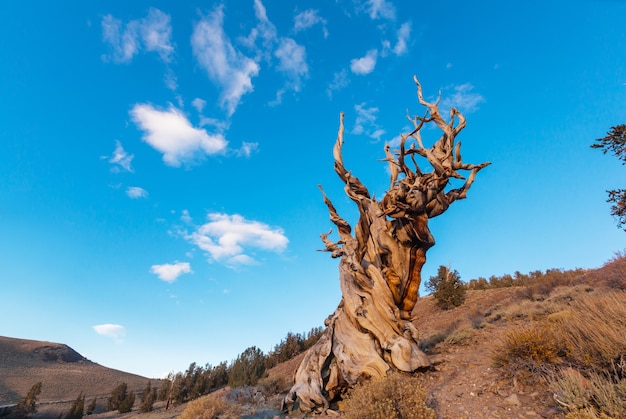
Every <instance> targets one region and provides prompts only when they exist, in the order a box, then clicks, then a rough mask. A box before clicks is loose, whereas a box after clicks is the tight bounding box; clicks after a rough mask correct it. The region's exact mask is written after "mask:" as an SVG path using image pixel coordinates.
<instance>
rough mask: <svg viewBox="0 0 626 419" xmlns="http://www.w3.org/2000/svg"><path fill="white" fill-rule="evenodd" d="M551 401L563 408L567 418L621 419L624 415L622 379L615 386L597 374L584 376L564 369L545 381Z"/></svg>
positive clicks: (625, 399)
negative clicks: (553, 377) (551, 396)
mask: <svg viewBox="0 0 626 419" xmlns="http://www.w3.org/2000/svg"><path fill="white" fill-rule="evenodd" d="M548 381H549V386H550V390H551V391H552V392H553V393H554V399H555V401H556V402H557V403H558V404H559V405H560V406H561V407H562V408H564V409H565V411H566V413H567V416H566V417H567V418H579V417H580V418H582V417H590V418H602V417H604V418H623V417H624V416H625V415H626V391H624V390H625V389H626V380H621V381H620V382H618V383H615V382H614V381H613V380H612V379H611V378H607V377H606V376H604V375H600V374H598V373H591V374H589V377H588V378H587V377H584V376H583V375H582V374H581V373H580V372H578V371H576V370H574V369H572V368H568V369H565V370H563V371H561V372H560V373H559V374H558V378H556V379H549V380H548Z"/></svg>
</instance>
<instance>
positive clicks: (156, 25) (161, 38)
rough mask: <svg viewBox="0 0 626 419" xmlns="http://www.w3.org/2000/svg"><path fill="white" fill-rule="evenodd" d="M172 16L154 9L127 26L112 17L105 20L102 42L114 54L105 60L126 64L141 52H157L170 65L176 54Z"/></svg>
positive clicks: (108, 55)
mask: <svg viewBox="0 0 626 419" xmlns="http://www.w3.org/2000/svg"><path fill="white" fill-rule="evenodd" d="M171 37H172V27H171V24H170V16H169V15H168V14H166V13H164V12H162V11H161V10H159V9H155V8H151V9H150V10H149V11H148V15H147V16H146V17H145V18H143V19H136V20H131V21H129V22H128V23H126V24H124V23H122V21H121V20H119V19H116V18H114V17H113V16H112V15H110V14H109V15H106V16H104V17H103V18H102V40H103V41H104V42H105V43H106V44H108V45H109V47H110V48H111V52H110V53H109V54H107V55H104V56H103V59H104V60H105V61H113V62H115V63H127V62H129V61H131V60H132V58H133V57H134V56H135V55H136V54H138V53H139V51H141V49H142V46H143V49H145V51H148V52H152V51H153V52H156V53H158V54H159V57H160V58H161V60H163V61H165V62H169V61H170V60H171V56H172V54H173V52H174V46H173V45H172V41H171Z"/></svg>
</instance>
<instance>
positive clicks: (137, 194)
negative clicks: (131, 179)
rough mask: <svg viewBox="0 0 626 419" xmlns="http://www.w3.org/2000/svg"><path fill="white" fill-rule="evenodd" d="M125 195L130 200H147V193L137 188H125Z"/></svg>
mask: <svg viewBox="0 0 626 419" xmlns="http://www.w3.org/2000/svg"><path fill="white" fill-rule="evenodd" d="M126 195H128V197H129V198H130V199H139V198H147V197H148V191H146V190H145V189H143V188H140V187H139V186H129V187H128V188H126Z"/></svg>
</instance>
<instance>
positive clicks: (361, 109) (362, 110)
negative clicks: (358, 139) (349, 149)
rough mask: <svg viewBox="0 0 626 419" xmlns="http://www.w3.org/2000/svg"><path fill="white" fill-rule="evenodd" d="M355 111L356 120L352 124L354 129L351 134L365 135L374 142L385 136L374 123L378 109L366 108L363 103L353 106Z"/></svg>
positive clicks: (383, 131)
mask: <svg viewBox="0 0 626 419" xmlns="http://www.w3.org/2000/svg"><path fill="white" fill-rule="evenodd" d="M354 110H355V111H356V115H357V116H356V120H355V122H354V128H353V129H352V133H353V134H356V135H367V136H368V137H370V138H373V139H375V140H376V141H378V140H380V138H381V137H382V136H383V135H384V134H385V130H383V129H382V128H380V126H379V125H378V124H377V123H376V118H377V116H378V108H376V107H367V106H366V104H365V103H361V104H358V105H355V106H354Z"/></svg>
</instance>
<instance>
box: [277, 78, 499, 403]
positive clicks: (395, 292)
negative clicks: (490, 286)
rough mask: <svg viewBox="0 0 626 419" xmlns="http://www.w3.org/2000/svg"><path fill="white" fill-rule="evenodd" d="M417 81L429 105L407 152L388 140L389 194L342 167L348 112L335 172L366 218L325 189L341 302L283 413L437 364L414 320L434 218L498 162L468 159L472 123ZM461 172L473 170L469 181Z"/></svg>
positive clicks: (405, 140)
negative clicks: (375, 191)
mask: <svg viewBox="0 0 626 419" xmlns="http://www.w3.org/2000/svg"><path fill="white" fill-rule="evenodd" d="M414 81H415V84H416V86H417V96H418V100H419V102H420V103H421V104H422V105H423V106H425V107H426V109H427V111H426V114H425V116H423V117H422V116H414V117H408V119H409V120H410V121H411V122H412V123H413V125H414V129H413V130H412V131H411V132H410V133H407V134H404V135H402V137H401V141H400V145H399V149H398V150H394V151H393V152H392V151H391V149H390V147H389V146H386V147H385V154H386V159H385V160H386V161H387V162H388V164H389V167H390V173H391V179H390V189H389V191H388V192H387V193H386V194H385V196H384V198H383V199H382V201H377V200H376V199H375V198H373V197H372V196H371V195H370V193H369V191H368V190H367V188H366V187H365V186H364V185H363V184H362V183H361V181H360V180H359V179H358V178H356V177H355V176H353V175H352V174H351V173H350V172H349V171H348V170H346V168H345V167H344V165H343V158H342V147H343V138H344V124H343V113H342V114H341V116H340V120H339V132H338V135H337V141H336V143H335V147H334V150H333V155H334V160H335V172H336V173H337V175H339V178H340V179H341V180H342V181H343V182H344V184H345V192H346V194H347V195H348V197H349V198H350V199H351V200H352V201H354V203H355V204H356V205H357V207H358V210H359V214H360V215H359V220H358V223H357V224H356V226H355V228H354V231H352V228H351V226H350V225H349V224H348V223H347V222H346V221H345V220H344V219H343V218H342V217H341V216H339V214H338V213H337V211H336V210H335V207H334V206H333V204H332V202H331V201H330V200H329V199H328V197H327V196H326V194H325V193H324V191H323V190H322V194H323V197H324V202H325V204H326V205H327V207H328V210H329V213H330V219H331V221H332V223H333V224H334V225H335V226H336V227H337V231H338V234H339V240H338V241H336V242H334V241H332V240H330V239H329V235H330V232H329V233H326V234H322V236H321V237H322V241H323V242H324V244H325V246H326V249H325V250H326V251H328V252H330V253H331V255H332V257H333V258H340V263H339V282H340V285H341V293H342V299H341V302H340V303H339V306H338V307H337V309H336V310H335V312H334V313H333V314H332V315H330V316H329V317H328V318H327V319H326V321H325V324H326V326H327V329H326V331H325V332H324V334H323V335H322V337H321V339H320V340H319V341H318V342H317V344H316V345H315V346H313V347H312V348H311V349H309V350H308V352H307V353H306V355H305V357H304V359H303V361H302V363H301V364H300V367H299V368H298V370H297V372H296V374H295V378H294V385H293V387H292V388H291V391H290V392H289V394H288V395H287V396H286V397H285V399H284V402H283V410H289V409H291V408H293V405H294V403H298V405H299V408H300V409H301V410H303V411H317V412H323V411H325V410H327V409H328V407H329V403H330V402H331V401H332V400H333V399H335V398H336V397H337V396H338V395H340V394H341V392H342V391H344V390H345V389H346V388H349V387H350V386H352V385H354V384H355V383H357V382H358V381H359V380H361V379H363V378H368V377H381V376H384V375H385V374H386V373H387V371H389V370H400V371H406V372H412V371H415V370H417V369H419V368H422V367H427V366H429V365H430V363H429V360H428V358H427V357H426V355H425V354H424V353H423V352H422V351H420V349H419V348H418V333H417V330H416V328H415V326H414V325H413V320H414V319H412V318H411V311H412V310H413V308H414V307H415V303H416V301H417V298H418V289H419V286H420V283H421V276H420V274H421V270H422V266H423V265H424V263H425V262H426V252H427V250H428V249H429V248H431V247H432V246H433V245H434V244H435V240H434V238H433V236H432V234H431V233H430V230H429V229H428V220H429V219H430V218H433V217H436V216H438V215H440V214H442V213H443V212H444V211H445V210H446V209H447V208H448V206H449V205H450V204H451V203H452V202H454V201H456V200H458V199H463V198H465V197H466V193H467V191H468V189H469V188H470V186H471V185H472V183H473V182H474V177H475V176H476V173H477V172H478V171H479V170H480V169H482V168H483V167H485V166H487V165H489V163H483V164H479V165H473V164H465V163H463V162H462V159H461V151H460V145H461V144H460V143H458V142H455V138H456V136H457V135H458V133H459V132H460V131H461V130H462V129H463V128H464V127H465V118H464V117H463V115H461V113H460V112H459V111H457V110H456V109H454V108H452V109H451V110H450V118H449V121H447V122H446V121H444V119H443V118H442V117H441V115H440V114H439V109H438V102H437V103H429V102H427V101H425V100H424V97H423V96H422V89H421V86H420V83H419V81H418V80H417V78H414ZM431 123H434V124H435V125H436V126H437V127H438V128H439V130H440V131H441V132H442V134H441V137H440V138H439V139H438V140H437V141H436V142H435V143H434V145H433V146H432V147H430V148H426V147H425V146H424V144H423V142H422V138H421V135H420V130H421V129H422V128H423V127H424V126H426V124H431ZM416 158H422V159H424V158H425V159H426V160H427V162H428V164H429V165H430V168H432V170H431V171H429V172H425V171H423V170H422V169H421V168H420V167H419V166H418V164H417V162H416ZM459 170H466V171H469V176H468V177H467V179H465V178H464V177H463V176H461V174H459ZM450 178H458V179H465V182H464V183H463V185H462V186H461V187H460V188H456V189H450V190H446V186H448V184H449V179H450ZM320 189H321V188H320Z"/></svg>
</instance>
